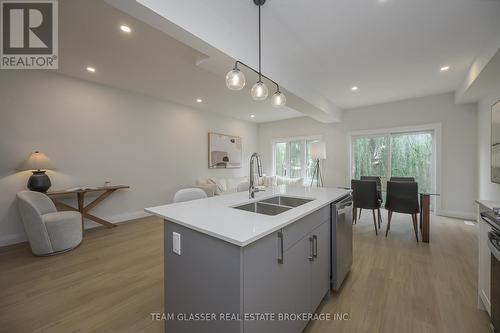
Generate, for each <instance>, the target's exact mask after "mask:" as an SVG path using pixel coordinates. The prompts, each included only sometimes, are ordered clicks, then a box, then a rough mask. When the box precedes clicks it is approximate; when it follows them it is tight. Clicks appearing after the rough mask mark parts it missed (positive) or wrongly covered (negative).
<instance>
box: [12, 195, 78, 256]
mask: <svg viewBox="0 0 500 333" xmlns="http://www.w3.org/2000/svg"><path fill="white" fill-rule="evenodd" d="M17 198H18V208H19V213H20V214H21V219H22V221H23V225H24V230H25V231H26V235H27V236H28V241H29V243H30V246H31V251H32V252H33V254H35V255H37V256H47V255H54V254H58V253H61V252H66V251H69V250H71V249H74V248H75V247H77V246H78V245H80V243H81V242H82V236H83V235H82V216H81V214H80V213H78V212H58V211H57V209H56V206H55V205H54V203H53V202H52V200H50V198H49V197H47V196H46V195H45V194H43V193H40V192H33V191H21V192H19V193H18V194H17Z"/></svg>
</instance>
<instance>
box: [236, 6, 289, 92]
mask: <svg viewBox="0 0 500 333" xmlns="http://www.w3.org/2000/svg"><path fill="white" fill-rule="evenodd" d="M265 2H266V1H265V0H254V3H255V4H256V5H257V6H258V7H259V71H256V70H255V69H253V68H252V67H250V66H248V65H247V64H245V63H243V62H241V61H239V60H237V61H236V62H235V63H234V69H235V70H236V69H238V64H239V65H242V66H245V67H246V68H248V69H250V70H251V71H253V72H254V73H256V74H258V75H259V82H262V78H265V79H267V80H269V81H271V82H272V83H274V84H275V85H276V91H277V92H278V93H279V92H280V86H279V84H277V83H276V81H274V80H272V79H270V78H269V77H267V76H265V75H264V74H262V37H261V35H262V30H261V17H260V15H261V13H260V7H262V5H263V4H264V3H265Z"/></svg>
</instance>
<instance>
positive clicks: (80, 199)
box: [47, 185, 130, 231]
mask: <svg viewBox="0 0 500 333" xmlns="http://www.w3.org/2000/svg"><path fill="white" fill-rule="evenodd" d="M125 188H130V186H126V185H117V186H102V187H95V188H89V189H84V190H83V189H78V190H72V191H67V190H61V191H49V192H47V196H49V198H51V199H52V201H53V202H54V204H55V205H56V207H57V208H58V209H60V210H71V211H77V212H80V214H82V231H83V230H84V228H83V219H84V218H86V219H89V220H91V221H94V222H96V223H99V224H102V225H103V226H105V227H107V228H114V227H116V226H117V225H116V224H114V223H111V222H109V221H106V220H104V219H101V218H100V217H97V216H95V215H92V214H90V213H89V210H91V209H93V208H95V207H96V206H97V205H98V204H100V203H101V202H102V201H103V200H104V199H106V198H107V197H109V196H110V195H111V194H112V193H113V192H115V191H116V190H120V189H125ZM92 192H103V193H101V194H100V195H99V196H98V197H97V198H95V199H94V200H93V201H92V202H90V203H88V204H87V205H85V194H87V193H92ZM75 194H76V199H77V203H78V208H74V207H71V206H69V205H67V204H65V203H64V202H61V201H59V200H57V198H59V197H62V196H68V195H75Z"/></svg>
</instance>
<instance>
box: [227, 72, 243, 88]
mask: <svg viewBox="0 0 500 333" xmlns="http://www.w3.org/2000/svg"><path fill="white" fill-rule="evenodd" d="M226 86H227V87H228V88H229V89H230V90H241V89H243V87H245V75H243V73H242V72H241V71H240V70H239V69H238V68H235V69H233V70H231V71H229V72H228V73H227V75H226Z"/></svg>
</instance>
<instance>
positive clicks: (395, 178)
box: [390, 177, 415, 182]
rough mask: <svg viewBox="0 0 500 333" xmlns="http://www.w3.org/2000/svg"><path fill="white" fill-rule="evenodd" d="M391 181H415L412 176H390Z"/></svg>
mask: <svg viewBox="0 0 500 333" xmlns="http://www.w3.org/2000/svg"><path fill="white" fill-rule="evenodd" d="M390 181H391V182H415V178H414V177H391V179H390Z"/></svg>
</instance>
